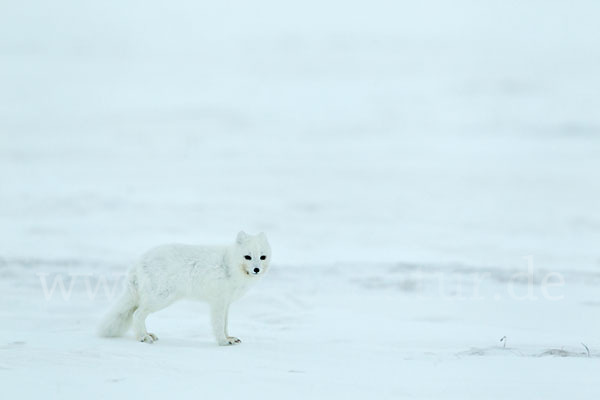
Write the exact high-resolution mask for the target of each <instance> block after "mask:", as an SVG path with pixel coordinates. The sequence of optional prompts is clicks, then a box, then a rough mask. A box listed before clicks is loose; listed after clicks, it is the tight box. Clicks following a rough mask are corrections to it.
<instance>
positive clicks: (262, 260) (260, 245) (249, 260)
mask: <svg viewBox="0 0 600 400" xmlns="http://www.w3.org/2000/svg"><path fill="white" fill-rule="evenodd" d="M232 255H233V257H234V262H235V264H236V265H240V266H241V269H242V271H243V272H244V273H245V274H246V275H248V276H259V275H263V274H264V273H265V272H267V270H268V269H269V263H270V262H271V246H269V242H268V241H267V236H266V235H265V234H264V233H262V232H261V233H259V234H258V235H248V234H247V233H246V232H244V231H241V232H240V233H238V235H237V238H236V240H235V245H234V246H233V254H232Z"/></svg>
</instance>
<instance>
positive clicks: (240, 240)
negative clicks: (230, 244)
mask: <svg viewBox="0 0 600 400" xmlns="http://www.w3.org/2000/svg"><path fill="white" fill-rule="evenodd" d="M247 239H248V234H247V233H246V232H244V231H240V232H239V233H238V234H237V238H236V239H235V241H236V242H237V243H238V244H242V243H244V242H245V241H246V240H247Z"/></svg>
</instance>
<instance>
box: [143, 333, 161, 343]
mask: <svg viewBox="0 0 600 400" xmlns="http://www.w3.org/2000/svg"><path fill="white" fill-rule="evenodd" d="M138 340H139V341H140V342H144V343H154V342H156V341H157V340H158V336H156V335H155V334H154V333H146V334H144V335H142V336H140V337H138Z"/></svg>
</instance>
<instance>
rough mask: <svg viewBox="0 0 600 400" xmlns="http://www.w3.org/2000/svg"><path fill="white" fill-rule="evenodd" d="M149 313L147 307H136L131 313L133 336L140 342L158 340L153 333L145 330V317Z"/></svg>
mask: <svg viewBox="0 0 600 400" xmlns="http://www.w3.org/2000/svg"><path fill="white" fill-rule="evenodd" d="M148 315H150V311H149V310H148V309H147V308H143V307H138V309H137V310H135V312H134V313H133V332H134V334H135V338H136V339H137V340H139V341H140V342H145V343H153V342H155V341H157V340H158V336H156V335H155V334H154V333H148V331H147V330H146V318H147V317H148Z"/></svg>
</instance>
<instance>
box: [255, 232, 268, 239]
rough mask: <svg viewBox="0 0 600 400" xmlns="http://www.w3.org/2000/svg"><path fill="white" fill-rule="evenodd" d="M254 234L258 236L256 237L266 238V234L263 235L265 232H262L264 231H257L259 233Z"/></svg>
mask: <svg viewBox="0 0 600 400" xmlns="http://www.w3.org/2000/svg"><path fill="white" fill-rule="evenodd" d="M256 236H258V237H259V238H261V239H267V235H265V233H264V232H261V233H259V234H258V235H256Z"/></svg>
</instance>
